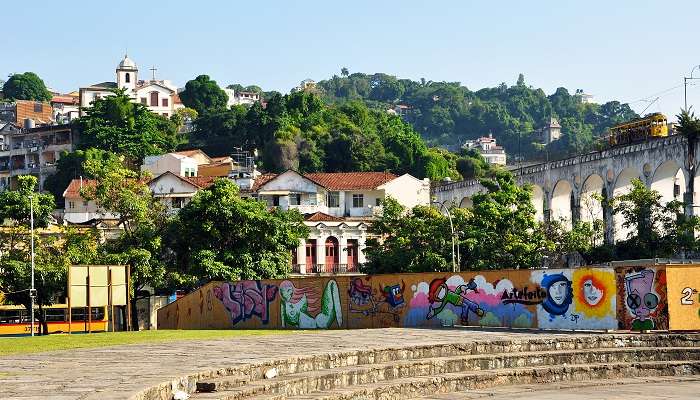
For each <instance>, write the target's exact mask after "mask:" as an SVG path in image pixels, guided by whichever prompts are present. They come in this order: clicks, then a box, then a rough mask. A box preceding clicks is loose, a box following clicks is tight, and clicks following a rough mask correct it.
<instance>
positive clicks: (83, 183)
mask: <svg viewBox="0 0 700 400" xmlns="http://www.w3.org/2000/svg"><path fill="white" fill-rule="evenodd" d="M96 185H97V181H96V180H94V179H73V180H72V181H70V183H69V184H68V187H67V188H66V190H65V191H63V197H65V198H67V199H74V198H78V197H80V189H82V188H84V187H88V186H92V187H94V186H96Z"/></svg>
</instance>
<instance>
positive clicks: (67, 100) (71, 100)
mask: <svg viewBox="0 0 700 400" xmlns="http://www.w3.org/2000/svg"><path fill="white" fill-rule="evenodd" d="M51 102H52V103H62V104H78V99H77V98H75V97H73V96H63V95H57V96H53V97H52V98H51Z"/></svg>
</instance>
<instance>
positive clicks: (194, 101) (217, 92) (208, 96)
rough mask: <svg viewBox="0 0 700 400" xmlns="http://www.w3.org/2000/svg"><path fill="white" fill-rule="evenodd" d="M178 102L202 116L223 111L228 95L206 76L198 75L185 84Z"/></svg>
mask: <svg viewBox="0 0 700 400" xmlns="http://www.w3.org/2000/svg"><path fill="white" fill-rule="evenodd" d="M180 100H182V104H184V105H185V106H186V107H188V108H192V109H194V110H195V111H197V113H199V114H204V113H206V112H208V111H216V110H221V109H225V108H226V103H227V101H228V95H227V94H226V92H224V91H223V89H221V88H220V87H219V85H217V84H216V81H214V80H211V79H209V76H208V75H199V76H198V77H196V78H195V79H193V80H191V81H188V82H187V83H186V84H185V90H183V91H182V92H180Z"/></svg>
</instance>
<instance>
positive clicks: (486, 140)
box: [462, 133, 506, 165]
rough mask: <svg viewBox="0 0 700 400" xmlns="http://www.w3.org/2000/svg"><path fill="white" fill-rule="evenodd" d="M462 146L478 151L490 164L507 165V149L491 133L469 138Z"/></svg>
mask: <svg viewBox="0 0 700 400" xmlns="http://www.w3.org/2000/svg"><path fill="white" fill-rule="evenodd" d="M462 148H463V149H465V150H476V151H478V152H479V154H481V155H482V156H483V157H484V158H485V159H486V162H488V163H489V164H494V165H506V151H505V149H503V147H502V146H499V145H498V144H497V143H496V139H495V138H494V137H493V135H492V134H490V133H489V135H488V136H482V137H480V138H478V139H474V140H467V141H466V142H464V144H463V145H462Z"/></svg>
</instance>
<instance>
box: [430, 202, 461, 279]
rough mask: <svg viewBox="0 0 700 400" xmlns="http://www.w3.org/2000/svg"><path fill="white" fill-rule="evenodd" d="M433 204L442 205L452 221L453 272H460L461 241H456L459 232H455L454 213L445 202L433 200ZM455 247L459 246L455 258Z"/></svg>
mask: <svg viewBox="0 0 700 400" xmlns="http://www.w3.org/2000/svg"><path fill="white" fill-rule="evenodd" d="M432 203H433V204H437V205H439V206H440V208H442V209H444V210H445V212H446V213H447V218H448V219H449V221H450V230H451V231H452V272H459V269H458V268H457V265H458V264H459V262H460V261H459V243H455V237H456V236H457V234H456V233H455V227H454V225H452V213H450V209H449V208H447V206H446V205H444V204H443V203H440V202H439V201H436V200H433V201H432ZM455 247H457V258H456V259H455Z"/></svg>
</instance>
